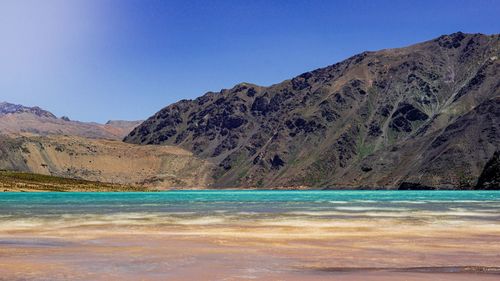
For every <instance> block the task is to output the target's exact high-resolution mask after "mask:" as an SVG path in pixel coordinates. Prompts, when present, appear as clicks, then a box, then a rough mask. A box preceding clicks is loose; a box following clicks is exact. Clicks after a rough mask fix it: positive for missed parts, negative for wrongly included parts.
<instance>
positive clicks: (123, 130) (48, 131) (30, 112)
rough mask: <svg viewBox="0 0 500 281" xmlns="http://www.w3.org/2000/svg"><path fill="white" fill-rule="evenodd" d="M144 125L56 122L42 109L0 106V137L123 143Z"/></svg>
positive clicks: (11, 105)
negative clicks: (63, 137) (25, 135)
mask: <svg viewBox="0 0 500 281" xmlns="http://www.w3.org/2000/svg"><path fill="white" fill-rule="evenodd" d="M141 122H142V121H113V120H112V121H108V122H107V123H106V124H98V123H86V122H78V121H71V120H70V119H69V118H68V117H66V116H64V117H61V118H57V117H56V116H55V115H54V114H52V113H51V112H49V111H47V110H44V109H41V108H40V107H37V106H35V107H26V106H23V105H17V104H11V103H7V102H2V103H0V133H3V134H6V133H11V134H12V133H33V134H38V135H54V134H58V135H72V136H81V137H87V138H104V139H122V138H123V137H124V136H126V135H127V134H128V133H129V132H130V131H132V129H133V128H135V127H136V126H138V125H139V124H140V123H141Z"/></svg>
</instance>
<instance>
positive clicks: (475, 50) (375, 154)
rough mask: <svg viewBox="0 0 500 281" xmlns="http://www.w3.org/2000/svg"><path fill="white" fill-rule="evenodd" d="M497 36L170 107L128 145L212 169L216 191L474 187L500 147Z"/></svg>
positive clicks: (434, 45) (454, 37) (382, 55)
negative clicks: (160, 149)
mask: <svg viewBox="0 0 500 281" xmlns="http://www.w3.org/2000/svg"><path fill="white" fill-rule="evenodd" d="M499 50H500V36H499V35H491V36H486V35H482V34H463V33H454V34H451V35H445V36H441V37H439V38H436V39H434V40H431V41H427V42H424V43H420V44H416V45H413V46H409V47H406V48H400V49H387V50H381V51H377V52H364V53H362V54H359V55H356V56H354V57H351V58H349V59H347V60H345V61H342V62H340V63H337V64H334V65H331V66H328V67H325V68H321V69H317V70H314V71H311V72H306V73H304V74H301V75H299V76H297V77H295V78H293V79H291V80H286V81H284V82H282V83H279V84H276V85H272V86H270V87H261V86H257V85H253V84H248V83H242V84H238V85H236V86H235V87H233V88H232V89H229V90H222V91H220V92H219V93H213V92H209V93H207V94H205V95H203V96H201V97H199V98H197V99H195V100H183V101H180V102H178V103H175V104H172V105H170V106H167V107H166V108H164V109H162V110H160V111H159V112H158V113H156V114H155V115H154V116H152V117H151V118H149V119H148V120H146V121H145V122H144V123H142V124H141V125H140V126H139V127H137V128H136V129H134V130H133V131H132V132H131V133H130V134H129V135H128V136H127V137H126V138H125V141H126V142H130V143H137V144H169V145H176V146H180V147H183V148H185V149H187V150H190V151H192V152H193V153H194V154H195V155H197V156H199V157H202V158H206V159H208V160H210V161H211V162H213V163H215V164H216V166H217V169H216V170H215V171H214V174H213V177H214V180H215V182H214V186H261V187H274V186H299V185H305V186H312V187H336V188H353V187H368V188H369V187H372V188H375V187H388V188H391V187H394V188H395V187H398V186H400V185H401V184H404V185H405V186H408V184H409V185H411V184H417V185H421V186H432V187H438V188H455V187H463V188H470V187H472V186H474V185H475V182H476V181H477V178H478V177H479V174H480V173H481V171H482V169H483V167H484V165H485V164H486V162H487V161H488V159H490V158H491V156H492V155H493V153H494V152H495V151H496V150H498V149H499V146H500V143H499V140H500V128H499V125H498V124H500V109H499V103H500V100H499V99H500V79H499V77H500V73H499V65H500V61H499V59H498V57H499Z"/></svg>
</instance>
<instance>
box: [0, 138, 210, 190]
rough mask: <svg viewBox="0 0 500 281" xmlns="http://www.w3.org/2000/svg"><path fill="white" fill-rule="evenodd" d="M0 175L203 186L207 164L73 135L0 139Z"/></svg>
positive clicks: (178, 152)
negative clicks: (1, 173)
mask: <svg viewBox="0 0 500 281" xmlns="http://www.w3.org/2000/svg"><path fill="white" fill-rule="evenodd" d="M0 170H9V171H21V172H29V173H36V174H42V175H51V176H58V177H64V178H75V179H84V180H90V181H98V182H106V183H112V184H119V185H133V186H139V187H147V188H156V189H157V188H160V189H161V188H174V187H198V188H199V187H205V186H208V185H209V184H210V183H211V176H210V175H211V170H212V165H211V164H210V163H208V162H207V161H204V160H200V159H198V158H197V157H194V156H193V155H192V153H191V152H189V151H186V150H184V149H181V148H178V147H168V146H162V147H159V146H138V145H132V144H126V143H123V142H121V141H116V140H102V139H88V138H82V137H75V136H60V135H59V136H55V135H52V136H32V135H29V136H22V135H16V136H5V135H3V136H2V135H0ZM103 186H104V185H103ZM117 189H118V190H120V188H117Z"/></svg>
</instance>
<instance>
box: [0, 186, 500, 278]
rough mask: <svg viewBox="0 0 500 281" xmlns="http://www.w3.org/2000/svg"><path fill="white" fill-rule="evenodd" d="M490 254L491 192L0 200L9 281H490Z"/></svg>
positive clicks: (495, 213)
mask: <svg viewBox="0 0 500 281" xmlns="http://www.w3.org/2000/svg"><path fill="white" fill-rule="evenodd" d="M499 245H500V192H496V191H170V192H158V193H1V194H0V265H2V266H0V275H1V276H8V277H12V278H20V279H23V278H25V277H26V276H25V275H26V274H27V273H29V274H30V276H31V277H32V278H31V279H34V280H37V279H39V280H45V279H44V278H48V276H50V279H51V280H68V279H72V280H96V279H97V280H110V279H111V280H112V279H116V280H127V279H130V280H135V279H137V278H143V279H145V280H164V279H165V278H169V277H170V278H172V279H174V280H192V279H193V278H194V279H199V277H200V276H204V277H206V279H205V280H221V279H225V280H249V279H258V280H275V279H286V280H293V279H296V280H304V279H310V280H358V279H359V278H360V276H363V278H367V279H366V280H371V279H373V280H391V278H395V279H394V280H399V279H401V278H405V280H427V279H428V278H429V276H430V275H432V276H444V277H445V278H446V277H447V276H448V275H452V276H453V278H454V280H459V279H460V278H464V279H463V280H467V278H471V276H473V277H474V279H478V278H479V279H481V280H498V279H495V278H499V277H500V275H497V273H499V272H500V269H498V268H497V266H498V265H500V255H499V254H498V253H499V252H500V246H499ZM61 272H62V273H61ZM59 273H60V274H59ZM57 274H59V275H57ZM370 278H371V279H370ZM450 278H451V277H450ZM457 278H458V279H457Z"/></svg>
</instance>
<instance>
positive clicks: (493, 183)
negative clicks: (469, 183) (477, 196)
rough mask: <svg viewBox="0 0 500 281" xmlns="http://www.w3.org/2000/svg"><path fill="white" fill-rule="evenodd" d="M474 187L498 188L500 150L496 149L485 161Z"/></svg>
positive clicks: (499, 180)
mask: <svg viewBox="0 0 500 281" xmlns="http://www.w3.org/2000/svg"><path fill="white" fill-rule="evenodd" d="M476 188H477V189H495V190H498V189H500V151H496V152H495V154H493V157H491V159H490V160H489V161H488V162H487V163H486V166H485V167H484V169H483V172H482V173H481V176H480V177H479V180H478V182H477V185H476Z"/></svg>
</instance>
